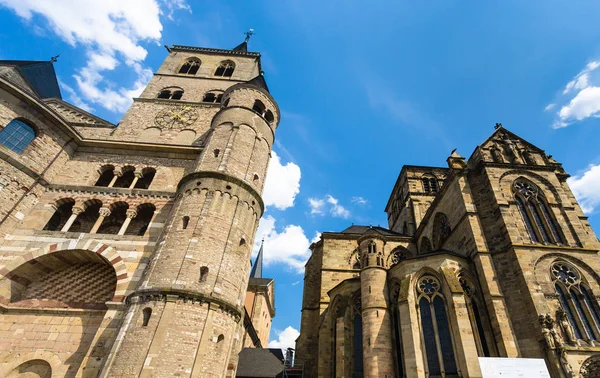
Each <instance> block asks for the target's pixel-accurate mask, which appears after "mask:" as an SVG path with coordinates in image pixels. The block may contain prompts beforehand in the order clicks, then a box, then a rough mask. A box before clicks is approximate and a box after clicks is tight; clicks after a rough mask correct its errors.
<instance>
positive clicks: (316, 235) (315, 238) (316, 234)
mask: <svg viewBox="0 0 600 378" xmlns="http://www.w3.org/2000/svg"><path fill="white" fill-rule="evenodd" d="M319 240H321V233H320V232H319V231H317V232H315V237H314V238H312V239H311V241H310V244H312V243H316V242H318V241H319Z"/></svg>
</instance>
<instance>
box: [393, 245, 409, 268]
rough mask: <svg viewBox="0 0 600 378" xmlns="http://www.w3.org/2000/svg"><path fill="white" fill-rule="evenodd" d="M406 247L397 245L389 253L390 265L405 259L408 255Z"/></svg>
mask: <svg viewBox="0 0 600 378" xmlns="http://www.w3.org/2000/svg"><path fill="white" fill-rule="evenodd" d="M410 255H411V254H410V252H409V251H408V249H406V248H404V247H397V248H396V249H394V250H393V251H392V253H390V267H392V266H394V265H396V264H398V263H399V262H400V261H404V260H406V259H407V258H408V257H409V256H410Z"/></svg>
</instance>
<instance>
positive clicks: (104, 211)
mask: <svg viewBox="0 0 600 378" xmlns="http://www.w3.org/2000/svg"><path fill="white" fill-rule="evenodd" d="M98 214H99V215H98V219H97V220H96V223H94V227H92V229H91V230H90V234H95V233H96V232H98V229H99V228H100V226H101V225H102V222H103V221H104V218H106V217H107V216H109V215H110V210H109V209H107V208H106V207H102V208H101V209H100V210H98Z"/></svg>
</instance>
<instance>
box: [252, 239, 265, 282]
mask: <svg viewBox="0 0 600 378" xmlns="http://www.w3.org/2000/svg"><path fill="white" fill-rule="evenodd" d="M264 245H265V239H263V241H262V242H261V243H260V249H259V250H258V255H257V256H256V260H255V261H254V265H252V271H251V272H250V278H262V266H263V246H264Z"/></svg>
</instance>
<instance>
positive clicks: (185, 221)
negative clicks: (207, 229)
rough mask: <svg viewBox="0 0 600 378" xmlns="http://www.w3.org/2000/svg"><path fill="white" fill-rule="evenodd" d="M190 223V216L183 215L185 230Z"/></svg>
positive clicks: (182, 223) (182, 224)
mask: <svg viewBox="0 0 600 378" xmlns="http://www.w3.org/2000/svg"><path fill="white" fill-rule="evenodd" d="M189 223H190V217H188V216H187V215H186V216H185V217H183V219H182V222H181V226H182V229H184V230H185V229H186V228H187V226H188V224H189Z"/></svg>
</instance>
